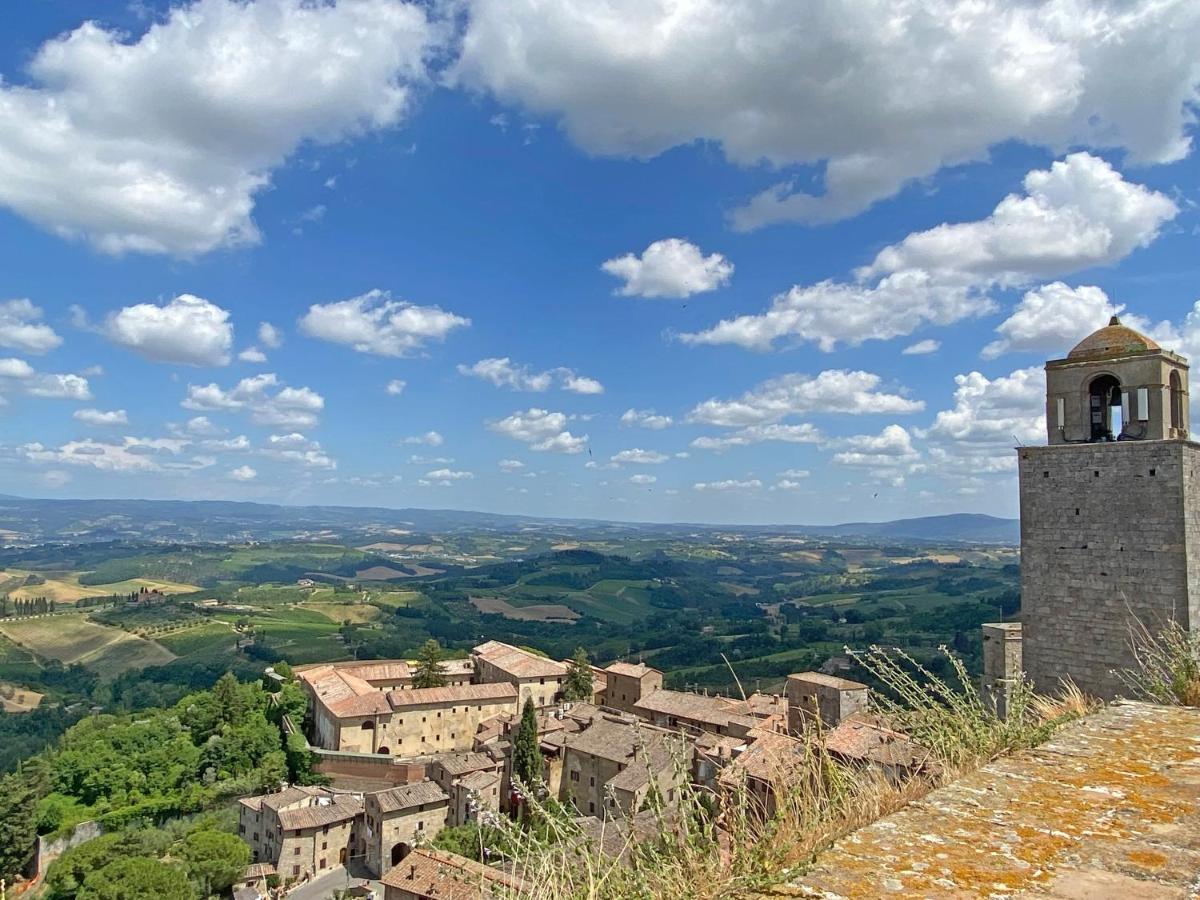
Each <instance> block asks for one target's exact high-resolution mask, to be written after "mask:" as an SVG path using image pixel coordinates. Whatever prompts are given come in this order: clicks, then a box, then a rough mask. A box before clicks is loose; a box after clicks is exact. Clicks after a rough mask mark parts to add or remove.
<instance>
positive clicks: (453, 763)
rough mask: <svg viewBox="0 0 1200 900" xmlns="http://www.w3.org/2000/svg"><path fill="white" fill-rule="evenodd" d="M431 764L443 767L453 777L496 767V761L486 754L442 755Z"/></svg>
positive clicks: (433, 758)
mask: <svg viewBox="0 0 1200 900" xmlns="http://www.w3.org/2000/svg"><path fill="white" fill-rule="evenodd" d="M431 762H433V763H436V764H437V765H439V766H441V767H442V768H443V769H445V770H446V773H447V774H449V775H451V776H455V775H466V774H467V773H469V772H478V771H479V770H481V769H494V768H495V767H496V761H495V760H494V759H492V758H491V757H490V756H488V755H487V754H486V753H440V754H438V755H437V756H434V757H432V759H431Z"/></svg>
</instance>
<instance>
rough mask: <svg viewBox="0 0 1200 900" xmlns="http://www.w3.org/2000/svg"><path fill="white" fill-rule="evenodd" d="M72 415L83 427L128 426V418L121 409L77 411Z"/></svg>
mask: <svg viewBox="0 0 1200 900" xmlns="http://www.w3.org/2000/svg"><path fill="white" fill-rule="evenodd" d="M72 415H73V416H74V418H75V419H76V420H77V421H80V422H82V423H83V424H85V425H96V426H98V427H107V426H110V425H128V424H129V416H128V415H127V414H126V412H125V410H123V409H110V410H103V409H77V410H75V412H74V413H72Z"/></svg>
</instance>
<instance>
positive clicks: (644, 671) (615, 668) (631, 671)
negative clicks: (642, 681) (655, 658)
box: [604, 662, 662, 678]
mask: <svg viewBox="0 0 1200 900" xmlns="http://www.w3.org/2000/svg"><path fill="white" fill-rule="evenodd" d="M604 671H605V672H612V673H613V674H615V675H624V676H625V677H627V678H644V677H645V676H646V675H648V674H650V673H651V672H658V674H659V675H661V674H662V672H659V671H658V669H654V668H651V667H650V666H648V665H646V664H645V663H626V662H615V663H613V664H612V665H611V666H609V667H608V668H606V669H605V670H604Z"/></svg>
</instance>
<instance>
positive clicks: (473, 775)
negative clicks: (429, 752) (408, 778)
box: [426, 753, 504, 825]
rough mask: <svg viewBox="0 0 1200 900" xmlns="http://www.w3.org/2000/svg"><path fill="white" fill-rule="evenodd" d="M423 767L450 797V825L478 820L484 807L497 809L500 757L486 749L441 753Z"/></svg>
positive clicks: (500, 777)
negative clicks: (489, 753)
mask: <svg viewBox="0 0 1200 900" xmlns="http://www.w3.org/2000/svg"><path fill="white" fill-rule="evenodd" d="M426 771H428V772H429V775H430V777H431V778H432V779H433V780H434V781H435V782H437V784H438V786H439V787H441V789H442V790H443V791H445V792H446V796H447V797H448V798H449V801H450V823H451V824H452V825H465V824H467V823H468V822H474V821H477V820H478V818H479V814H480V813H482V812H485V811H487V810H491V811H493V812H497V811H499V809H500V786H501V782H502V780H503V774H504V761H503V760H502V759H493V758H492V757H491V756H490V755H488V754H487V753H444V754H441V755H440V756H437V757H435V758H434V759H433V760H431V761H430V762H429V763H427V764H426Z"/></svg>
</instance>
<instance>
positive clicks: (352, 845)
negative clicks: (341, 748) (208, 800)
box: [238, 787, 366, 880]
mask: <svg viewBox="0 0 1200 900" xmlns="http://www.w3.org/2000/svg"><path fill="white" fill-rule="evenodd" d="M362 812H363V800H362V797H361V796H360V795H352V794H337V793H334V792H333V791H329V790H326V789H324V788H312V787H289V788H287V789H285V790H283V791H281V792H279V793H277V794H267V795H265V796H261V797H246V798H243V799H242V800H239V801H238V833H239V834H240V836H241V837H242V839H243V840H244V841H246V843H247V844H249V845H250V852H251V859H252V861H253V862H258V863H270V864H271V865H273V866H274V867H275V870H276V872H277V873H278V874H279V877H280V878H282V879H284V880H288V879H302V878H311V877H315V876H318V875H321V874H322V873H324V872H325V871H327V870H329V869H334V868H337V867H338V866H342V865H345V864H346V861H347V860H348V859H349V858H350V857H351V856H360V855H362V854H363V853H365V851H366V845H365V842H364V837H363V835H362V833H361V829H360V828H359V822H360V820H361V817H362Z"/></svg>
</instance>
